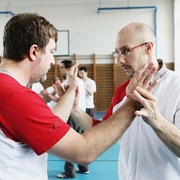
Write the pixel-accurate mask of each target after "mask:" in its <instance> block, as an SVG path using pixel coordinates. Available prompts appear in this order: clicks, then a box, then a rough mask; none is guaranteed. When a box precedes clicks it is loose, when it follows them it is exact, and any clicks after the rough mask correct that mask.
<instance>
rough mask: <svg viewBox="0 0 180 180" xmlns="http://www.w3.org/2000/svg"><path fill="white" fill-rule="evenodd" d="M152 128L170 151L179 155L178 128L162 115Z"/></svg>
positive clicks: (179, 137) (179, 138) (179, 132)
mask: <svg viewBox="0 0 180 180" xmlns="http://www.w3.org/2000/svg"><path fill="white" fill-rule="evenodd" d="M152 128H153V129H154V131H155V132H156V134H157V135H158V137H159V138H160V139H161V140H162V141H163V142H164V144H165V145H166V146H167V147H168V148H169V149H170V150H171V152H172V153H174V154H175V155H176V156H177V157H180V130H179V129H178V128H177V127H176V126H174V125H173V124H171V123H170V122H169V121H167V120H166V119H165V118H164V117H162V116H160V119H159V122H158V123H157V124H156V126H154V127H152Z"/></svg>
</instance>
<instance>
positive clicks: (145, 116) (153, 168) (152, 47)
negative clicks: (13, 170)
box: [73, 23, 180, 180]
mask: <svg viewBox="0 0 180 180" xmlns="http://www.w3.org/2000/svg"><path fill="white" fill-rule="evenodd" d="M113 54H114V55H115V56H116V58H117V61H118V63H119V64H120V65H121V66H122V67H123V69H124V71H125V72H126V74H127V76H128V77H129V78H131V79H132V78H135V76H137V74H138V72H137V71H138V69H139V67H141V66H142V64H144V63H145V64H147V65H149V64H151V63H152V64H153V65H154V66H155V67H156V69H157V70H158V71H157V72H156V74H155V77H156V78H160V79H161V81H160V83H159V85H158V86H157V88H156V89H155V90H154V92H153V95H154V96H153V95H151V94H149V93H148V92H147V91H144V90H142V89H141V88H137V89H136V90H135V91H133V93H132V94H131V95H130V94H128V97H133V98H135V99H136V100H138V101H139V102H141V104H142V105H143V106H144V108H143V109H141V110H140V111H136V112H135V114H136V115H137V116H135V117H133V121H132V124H131V125H130V126H129V128H128V129H127V130H126V132H125V133H124V134H123V135H122V137H121V138H120V139H119V144H120V148H121V150H120V156H119V168H118V169H119V170H118V173H119V178H120V180H144V179H146V180H152V179H153V180H154V179H156V180H162V179H163V180H170V179H179V178H180V159H179V157H180V130H179V128H180V83H179V82H180V77H179V76H178V75H177V74H176V73H175V72H173V71H170V70H169V69H167V68H166V67H165V65H164V63H163V61H162V60H157V58H156V38H155V35H154V33H153V31H152V29H151V28H150V27H149V26H148V25H146V24H143V23H131V24H129V25H127V26H125V27H124V28H122V29H121V30H120V31H119V33H118V35H117V39H116V48H115V52H114V53H113ZM137 81H139V78H137ZM129 82H130V80H129V81H127V82H125V83H124V84H123V85H121V86H120V87H118V89H117V91H116V92H115V95H114V96H113V99H112V102H111V106H110V108H109V109H108V111H107V113H106V115H105V117H104V118H103V119H104V120H105V119H106V118H109V117H110V116H111V114H113V113H116V112H117V110H119V108H122V107H123V105H124V103H125V101H126V99H127V97H124V96H125V95H126V92H128V90H129V87H130V86H128V84H129ZM132 95H133V96H132ZM158 104H159V106H158ZM74 111H76V114H74V115H73V117H74V118H75V119H76V120H77V121H78V120H79V117H80V119H85V118H83V116H82V114H81V113H80V111H78V109H76V110H74ZM78 116H79V117H78ZM86 119H88V120H87V121H82V122H79V124H81V126H84V129H88V128H89V127H91V126H92V119H91V118H90V117H86ZM96 122H97V121H96Z"/></svg>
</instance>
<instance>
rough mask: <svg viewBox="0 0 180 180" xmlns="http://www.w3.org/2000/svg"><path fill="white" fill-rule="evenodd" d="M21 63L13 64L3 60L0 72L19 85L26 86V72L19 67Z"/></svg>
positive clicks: (10, 61) (11, 61)
mask: <svg viewBox="0 0 180 180" xmlns="http://www.w3.org/2000/svg"><path fill="white" fill-rule="evenodd" d="M20 63H21V62H14V61H13V60H7V59H5V60H4V61H3V63H2V64H1V65H0V71H2V72H5V73H6V74H9V75H10V76H11V77H13V78H14V79H16V81H18V82H19V83H20V84H21V85H23V86H26V85H27V83H28V81H27V74H28V73H27V71H25V70H24V68H23V67H22V66H21V65H20Z"/></svg>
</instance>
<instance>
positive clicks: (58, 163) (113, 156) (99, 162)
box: [48, 113, 119, 180]
mask: <svg viewBox="0 0 180 180" xmlns="http://www.w3.org/2000/svg"><path fill="white" fill-rule="evenodd" d="M103 114H104V113H96V118H97V119H101V117H102V116H103ZM118 156H119V144H118V143H116V144H114V145H113V146H112V147H111V148H109V149H108V150H106V151H105V152H104V153H103V154H102V155H101V156H99V157H98V158H97V159H96V160H95V161H94V162H92V163H91V164H90V165H89V171H90V173H89V174H78V173H76V177H75V178H73V179H74V180H100V179H103V180H118V170H117V169H118ZM75 168H77V165H76V164H75ZM61 172H64V161H63V160H62V159H60V158H57V157H55V156H52V155H49V156H48V177H49V180H58V179H59V178H57V177H56V175H57V174H59V173H61Z"/></svg>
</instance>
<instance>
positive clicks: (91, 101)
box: [84, 78, 96, 109]
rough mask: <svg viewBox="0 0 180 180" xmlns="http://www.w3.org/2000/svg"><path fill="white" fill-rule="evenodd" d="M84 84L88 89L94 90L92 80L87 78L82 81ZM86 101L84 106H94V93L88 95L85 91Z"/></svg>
mask: <svg viewBox="0 0 180 180" xmlns="http://www.w3.org/2000/svg"><path fill="white" fill-rule="evenodd" d="M84 84H85V86H86V87H88V88H89V89H90V90H92V91H94V92H96V83H95V81H94V80H92V79H90V78H88V79H87V80H86V81H84ZM85 97H86V102H85V106H86V108H89V109H91V108H94V94H93V95H90V94H89V93H88V92H87V91H86V96H85Z"/></svg>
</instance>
